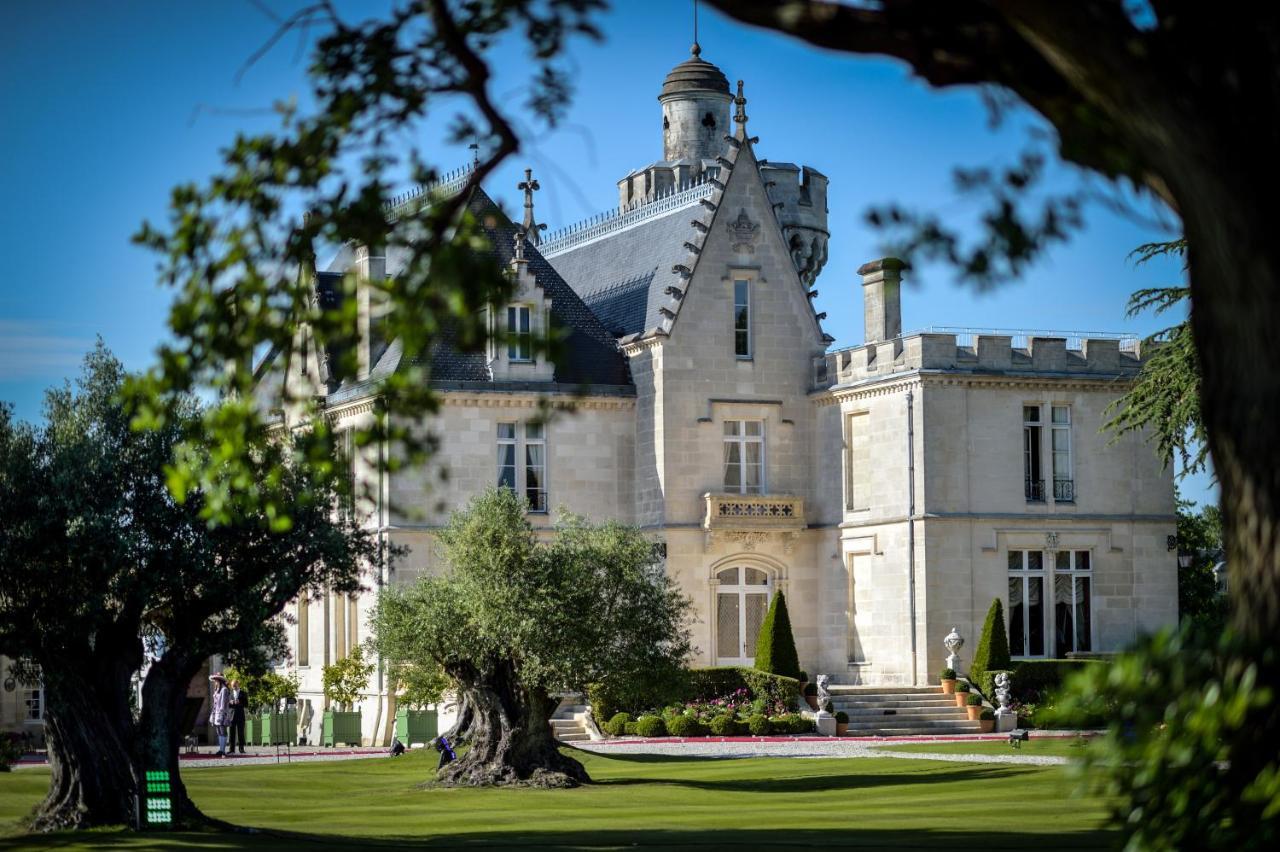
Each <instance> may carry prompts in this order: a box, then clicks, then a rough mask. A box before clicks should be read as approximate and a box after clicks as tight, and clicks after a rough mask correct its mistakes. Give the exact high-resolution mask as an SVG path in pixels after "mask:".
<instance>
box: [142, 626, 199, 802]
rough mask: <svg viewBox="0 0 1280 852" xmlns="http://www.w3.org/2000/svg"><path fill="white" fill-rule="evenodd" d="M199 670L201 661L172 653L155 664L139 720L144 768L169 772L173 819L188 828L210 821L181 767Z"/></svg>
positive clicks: (145, 683) (149, 672)
mask: <svg viewBox="0 0 1280 852" xmlns="http://www.w3.org/2000/svg"><path fill="white" fill-rule="evenodd" d="M199 669H200V661H199V660H196V661H194V662H192V661H191V660H189V659H188V658H187V656H186V655H183V654H179V653H178V652H176V651H172V650H170V651H168V652H166V653H165V655H164V656H163V657H161V658H160V659H159V660H157V661H156V662H155V663H153V664H152V665H151V668H150V669H148V670H147V677H146V679H145V680H144V681H143V684H142V716H141V718H140V719H139V721H138V738H137V755H138V760H139V762H140V764H141V768H142V769H144V770H146V769H167V770H168V771H169V778H170V783H171V784H172V788H171V789H172V796H173V817H174V820H175V821H176V822H178V823H181V824H184V825H193V824H200V823H205V822H207V821H208V818H207V817H205V815H204V814H203V813H201V811H200V809H199V808H197V807H196V806H195V803H194V802H192V801H191V798H190V797H189V796H188V795H187V787H186V784H184V783H183V781H182V775H181V767H180V764H179V761H180V755H181V750H182V715H183V710H184V709H185V703H186V696H187V685H188V684H189V683H190V682H191V678H192V677H194V676H195V674H196V672H197V671H199Z"/></svg>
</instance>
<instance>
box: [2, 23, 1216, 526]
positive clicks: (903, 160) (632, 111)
mask: <svg viewBox="0 0 1280 852" xmlns="http://www.w3.org/2000/svg"><path fill="white" fill-rule="evenodd" d="M261 5H263V6H265V7H267V8H269V9H272V10H275V11H276V12H278V13H279V14H282V15H283V14H287V13H288V12H289V11H290V10H292V9H295V8H297V7H298V6H299V5H301V0H262V3H261ZM340 5H342V7H343V8H344V10H345V11H346V12H347V13H348V14H349V15H350V16H351V17H360V16H363V15H365V14H369V13H371V12H376V10H377V8H378V7H380V6H381V5H382V4H381V3H367V2H347V3H344V4H340ZM614 7H615V8H614V10H613V11H612V12H611V13H610V14H609V15H608V16H606V17H605V18H604V19H602V21H601V23H602V28H603V30H604V33H605V36H606V40H605V42H604V43H603V44H599V45H597V44H594V43H590V42H577V43H575V45H574V47H573V49H572V50H571V52H570V55H569V61H570V63H571V65H572V68H573V70H574V77H575V80H576V85H577V91H576V94H575V99H574V102H573V105H572V107H571V109H570V111H569V114H568V117H567V119H566V121H565V122H563V124H562V125H561V126H560V127H559V128H557V129H555V130H554V131H548V130H546V129H545V128H536V127H535V128H527V129H528V130H531V131H532V132H531V133H530V135H529V140H528V142H527V144H526V146H525V148H524V150H522V151H521V153H520V154H519V155H517V156H516V157H515V158H513V159H512V160H510V161H509V162H508V163H507V164H506V166H505V167H504V169H503V170H502V172H501V173H500V174H499V175H498V177H497V179H496V180H494V181H492V182H491V184H490V186H489V189H490V191H491V194H493V195H495V196H496V197H497V198H499V199H500V200H504V201H505V202H506V203H507V206H508V209H510V210H518V207H519V194H518V193H517V191H516V189H515V184H516V183H517V182H518V181H519V180H520V179H521V177H522V174H521V172H522V170H523V168H524V167H525V166H526V165H527V166H532V168H533V169H534V172H535V176H536V177H538V179H539V181H540V182H541V185H542V187H543V190H542V192H541V193H540V194H539V198H538V213H539V218H540V219H541V220H542V221H544V222H546V223H548V224H549V226H550V227H551V228H552V229H555V228H557V227H560V226H562V225H566V224H570V223H572V222H574V221H577V220H578V219H580V218H583V217H585V216H588V215H591V214H593V213H596V212H600V211H603V210H606V209H608V208H609V207H610V206H611V205H613V204H615V203H616V198H617V191H616V189H615V186H614V184H615V181H616V180H617V179H618V178H620V177H621V176H623V175H624V174H626V173H627V172H628V171H629V170H631V169H633V168H636V167H638V166H642V165H645V164H647V163H649V162H651V161H653V160H656V159H659V158H660V156H661V153H662V144H661V114H660V111H659V106H658V102H657V94H658V90H659V87H660V86H661V83H662V78H663V76H664V75H665V74H666V72H667V71H668V70H669V69H670V68H671V66H673V65H675V64H676V63H677V62H680V61H682V60H683V59H685V58H686V57H687V56H688V49H689V43H690V41H691V33H690V11H689V9H690V6H689V2H688V0H649V2H646V3H643V4H641V3H634V2H630V0H628V2H615V3H614ZM5 11H6V26H5V27H4V28H3V29H2V30H0V151H2V152H3V157H0V232H3V233H4V234H5V235H6V237H7V238H8V241H9V243H8V244H9V246H10V255H9V258H8V262H7V263H6V274H5V276H4V278H3V283H0V399H4V400H8V401H11V402H13V403H14V404H15V405H16V407H17V412H18V415H19V416H20V417H25V418H28V419H34V418H36V417H38V416H39V413H40V398H41V393H42V390H43V388H45V387H47V386H48V385H50V384H53V383H57V382H61V381H62V380H63V379H65V378H67V377H69V376H71V375H73V374H74V373H75V371H76V369H77V365H78V362H79V359H80V357H81V355H82V354H83V352H84V351H85V350H86V349H87V348H88V347H89V346H91V345H92V342H93V339H94V336H95V335H101V336H102V337H103V338H104V339H105V340H106V342H107V344H108V345H109V346H110V347H111V348H112V349H113V350H114V351H115V352H116V353H117V354H118V355H119V356H120V357H121V358H122V359H123V360H124V361H125V363H126V365H127V366H129V367H130V368H135V369H142V368H144V367H146V366H148V365H149V364H150V362H151V358H152V353H153V351H154V348H155V345H156V343H157V342H158V341H159V340H160V339H162V337H163V335H164V333H165V331H164V318H165V312H166V309H167V305H168V302H169V293H168V292H166V291H164V290H162V289H161V288H159V287H158V286H157V284H156V275H155V260H154V258H152V257H151V256H149V255H148V254H147V253H146V252H145V251H143V250H142V249H140V248H138V247H135V246H133V245H131V243H130V241H129V238H130V235H131V234H133V233H134V232H135V231H136V229H137V227H138V225H139V224H140V223H141V222H142V221H143V220H144V219H150V220H152V221H162V220H163V217H164V213H165V209H166V205H167V200H168V194H169V190H170V189H171V188H172V187H173V186H174V185H175V184H178V183H180V182H184V181H192V180H201V179H203V178H205V177H207V176H208V175H210V174H211V173H212V172H213V171H214V170H215V169H216V168H217V165H218V152H219V150H220V149H221V148H223V147H224V146H226V145H227V144H228V143H229V142H230V141H231V140H232V139H233V138H234V136H235V134H236V133H237V132H254V131H260V130H267V129H271V128H273V127H275V126H276V119H275V117H274V116H272V115H271V114H270V112H269V109H268V108H269V107H270V105H271V104H272V102H273V101H277V100H283V99H288V98H290V97H296V98H297V99H298V100H299V101H300V102H301V103H303V104H304V105H305V104H306V102H307V96H306V91H307V87H306V79H305V70H306V64H307V60H306V50H305V47H304V48H302V49H300V47H299V42H298V39H297V38H295V37H290V38H287V39H285V40H284V41H283V42H281V43H280V44H279V45H278V46H277V47H276V48H275V49H274V50H273V51H271V52H270V53H269V54H268V55H267V56H266V57H265V58H263V59H262V60H261V61H259V62H257V63H256V64H254V65H253V66H252V67H251V68H249V69H248V71H247V72H246V73H245V74H244V76H243V78H242V79H241V80H239V82H237V80H236V74H237V71H239V70H240V69H241V67H242V66H243V65H244V63H245V61H246V59H247V58H248V57H249V56H250V55H251V54H252V53H253V52H254V51H255V50H257V49H258V48H259V47H261V46H262V45H263V43H264V42H265V41H266V40H267V39H268V37H269V36H270V35H271V33H272V32H273V30H274V28H275V24H274V23H273V22H272V20H270V18H269V17H268V16H267V15H266V14H264V13H263V11H262V10H261V9H259V8H257V7H256V6H255V5H254V4H253V3H251V2H249V0H217V2H214V0H205V2H194V0H193V2H181V3H178V2H163V0H130V2H120V3H103V2H94V0H81V2H69V3H65V2H64V3H58V4H53V3H47V2H39V1H38V0H11V2H9V3H7V4H6V10H5ZM699 40H700V42H701V44H702V47H703V58H705V59H707V60H709V61H711V62H714V63H716V64H717V65H719V66H720V67H721V68H722V69H723V70H724V72H725V74H726V75H727V76H728V77H729V79H730V80H731V81H736V80H737V79H739V78H741V79H743V80H744V81H745V88H746V96H747V98H748V105H747V112H748V113H749V115H750V117H751V121H750V129H751V132H752V134H753V135H758V136H759V137H760V142H759V145H758V146H757V150H758V152H759V154H760V156H762V157H766V158H768V159H772V160H781V161H790V162H795V163H800V164H805V165H811V166H813V167H815V168H817V169H818V170H819V171H821V172H823V173H824V174H826V175H827V176H828V177H829V178H830V195H829V198H828V204H829V207H830V227H831V231H832V237H831V249H830V258H829V260H828V262H827V266H826V268H825V270H824V272H823V273H822V276H821V278H820V279H819V282H818V285H817V286H818V289H819V291H820V295H819V296H818V298H817V300H816V304H817V307H818V310H820V311H826V312H827V314H828V319H827V320H826V323H825V326H826V329H827V331H828V332H829V333H831V334H832V335H834V336H835V337H836V338H837V343H836V345H837V346H847V345H850V344H854V343H858V342H859V341H860V340H861V311H862V306H861V297H860V294H859V293H858V292H857V290H858V288H857V277H856V275H855V272H854V270H856V269H857V267H858V266H859V265H860V264H861V263H863V262H864V261H866V260H870V259H873V258H876V257H879V256H881V254H882V253H883V236H882V235H881V234H879V233H878V232H877V231H875V230H874V229H872V228H871V227H870V226H869V225H867V224H866V221H865V218H864V213H865V211H866V210H867V208H868V207H870V206H872V205H882V204H885V203H888V202H898V203H900V204H902V205H904V206H907V207H912V208H916V209H922V210H935V211H939V212H941V213H942V214H943V215H944V216H945V217H946V218H947V219H948V220H949V221H956V222H959V223H962V224H963V223H967V222H968V221H970V220H971V217H972V215H973V213H974V211H975V210H976V209H977V208H976V207H975V204H974V203H973V202H972V201H969V200H966V199H964V198H963V197H961V196H959V195H958V194H957V193H956V191H955V190H954V188H953V185H952V180H951V175H952V169H953V168H954V167H955V166H957V165H963V166H977V165H990V166H998V165H1000V164H1003V163H1008V162H1010V161H1011V160H1012V159H1013V157H1014V156H1015V155H1016V153H1017V152H1018V151H1020V150H1021V149H1022V148H1023V147H1024V146H1025V145H1026V144H1027V143H1028V141H1029V140H1030V139H1031V138H1032V136H1033V135H1035V134H1038V133H1043V132H1044V127H1043V126H1042V125H1041V124H1040V123H1039V122H1038V121H1037V120H1036V119H1035V118H1034V117H1033V116H1031V115H1029V114H1027V113H1023V112H1019V113H1015V114H1014V115H1012V116H1010V118H1009V119H1008V120H1006V121H1005V122H1004V124H1002V125H1001V126H1000V127H999V128H998V129H995V130H993V129H991V128H990V127H989V126H988V121H987V113H986V111H985V109H984V107H983V106H982V102H981V99H980V98H979V96H978V94H977V92H975V91H948V92H938V91H934V90H931V89H929V88H928V87H927V86H925V85H924V84H923V83H920V82H918V81H915V80H913V79H911V77H910V75H909V74H908V73H907V71H906V69H905V68H904V67H903V66H902V65H901V64H899V63H895V62H890V61H887V60H874V59H865V58H854V57H847V56H841V55H836V54H832V53H825V52H821V51H817V50H814V49H811V48H809V47H806V46H803V45H800V44H798V43H794V42H791V41H788V40H786V39H784V38H781V37H778V36H775V35H771V34H766V33H761V32H756V31H753V30H749V29H747V28H744V27H742V26H739V25H737V24H734V23H731V22H729V21H726V20H724V19H722V18H719V17H718V16H716V15H715V14H714V13H711V12H708V11H705V10H704V11H703V13H702V15H701V21H700V36H699ZM493 59H494V66H495V69H496V73H497V83H496V86H495V90H496V91H498V92H499V93H500V94H501V95H502V96H503V97H504V98H506V99H507V101H508V102H509V104H510V108H511V111H512V112H515V111H517V110H518V104H519V98H518V95H517V94H516V93H517V92H518V89H519V86H520V84H521V80H522V75H523V74H524V73H526V70H527V64H526V62H525V61H524V57H523V56H522V55H521V54H520V52H519V51H518V50H515V49H513V48H512V47H511V46H510V45H508V46H506V47H502V48H500V49H499V50H498V51H497V52H496V53H495V55H494V57H493ZM440 138H441V134H440V132H439V130H438V127H428V128H425V129H423V131H422V136H421V138H420V140H419V141H420V143H421V144H422V145H423V146H424V147H425V148H426V150H427V151H428V153H429V154H430V155H431V157H432V161H433V162H435V163H437V164H439V165H441V166H442V167H445V168H448V167H453V166H458V165H462V164H464V163H465V162H466V161H467V158H468V157H467V151H466V150H465V149H462V150H455V149H448V148H445V147H444V146H443V145H441V144H440V143H439V142H438V140H439V139H440ZM1076 179H1077V178H1076V177H1075V175H1074V174H1073V173H1072V172H1071V171H1070V170H1069V169H1065V168H1058V169H1056V170H1055V174H1054V178H1053V180H1054V184H1055V185H1058V186H1067V185H1070V184H1071V183H1072V182H1073V181H1075V180H1076ZM1124 200H1125V201H1127V202H1130V203H1131V204H1132V206H1133V207H1134V208H1135V209H1136V211H1137V212H1138V213H1139V214H1140V215H1137V216H1135V215H1120V214H1117V213H1115V212H1112V211H1111V210H1109V209H1107V208H1106V207H1104V206H1102V205H1097V204H1095V205H1093V206H1092V207H1090V208H1089V210H1088V227H1087V228H1086V230H1085V231H1084V232H1083V233H1081V234H1080V235H1078V236H1077V237H1076V238H1075V239H1074V240H1072V241H1071V242H1070V243H1069V244H1068V245H1065V246H1061V247H1058V248H1056V249H1054V250H1053V251H1052V252H1051V253H1050V255H1049V256H1048V257H1047V258H1046V259H1045V260H1044V261H1042V262H1040V263H1039V264H1037V265H1036V266H1035V267H1033V268H1032V269H1031V270H1030V271H1029V272H1028V273H1027V274H1026V275H1025V276H1024V278H1023V280H1020V281H1016V282H1010V283H1008V284H1005V285H1004V286H1002V287H999V288H998V289H996V290H994V291H992V292H987V293H978V292H975V291H974V290H973V289H972V288H969V287H964V286H958V285H956V284H955V283H954V282H953V280H952V277H951V275H950V273H949V272H948V271H947V270H946V269H944V268H940V267H931V266H925V267H923V268H919V269H916V270H914V271H913V272H912V274H911V275H910V277H909V279H908V280H909V283H910V284H911V287H910V288H908V289H907V290H906V291H905V292H904V297H903V325H904V327H905V328H908V329H918V328H924V327H927V326H931V325H947V326H982V327H1000V328H1035V329H1063V330H1088V331H1127V332H1133V333H1137V334H1145V333H1149V332H1150V331H1152V330H1154V329H1155V328H1157V327H1159V325H1160V324H1161V323H1160V322H1159V320H1156V319H1153V318H1140V319H1137V320H1127V319H1126V318H1125V317H1124V304H1125V299H1126V297H1127V295H1128V294H1129V293H1130V292H1131V291H1133V290H1135V289H1138V288H1139V287H1145V286H1154V285H1159V284H1172V283H1176V282H1177V281H1178V280H1180V279H1181V277H1182V274H1181V271H1180V269H1179V267H1178V265H1177V264H1176V263H1153V264H1149V265H1147V266H1144V267H1140V268H1135V267H1134V266H1133V264H1132V263H1130V262H1129V261H1128V260H1127V259H1126V256H1127V255H1128V253H1129V251H1130V250H1131V249H1132V248H1133V247H1134V246H1136V245H1138V244H1139V243H1142V242H1147V241H1150V240H1154V239H1167V238H1168V236H1169V233H1168V232H1167V231H1164V230H1161V229H1159V228H1157V227H1154V225H1153V221H1152V220H1157V219H1159V218H1161V216H1160V213H1159V211H1157V210H1154V209H1153V208H1151V207H1150V206H1149V205H1147V204H1145V203H1144V202H1143V201H1142V200H1141V199H1137V200H1135V199H1132V198H1126V199H1124ZM1163 218H1164V220H1165V221H1171V220H1170V218H1169V217H1168V216H1164V217H1163ZM1182 490H1183V492H1184V493H1185V494H1186V496H1189V497H1191V498H1193V499H1197V500H1204V499H1208V498H1209V495H1210V494H1211V487H1210V484H1209V480H1208V478H1207V477H1203V476H1202V477H1197V478H1194V479H1192V480H1188V481H1184V482H1183V484H1182Z"/></svg>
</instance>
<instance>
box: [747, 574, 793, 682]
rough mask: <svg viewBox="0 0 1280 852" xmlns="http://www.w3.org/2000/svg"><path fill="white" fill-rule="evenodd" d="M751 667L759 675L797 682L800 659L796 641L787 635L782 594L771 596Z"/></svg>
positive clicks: (787, 616)
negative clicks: (767, 674)
mask: <svg viewBox="0 0 1280 852" xmlns="http://www.w3.org/2000/svg"><path fill="white" fill-rule="evenodd" d="M755 667H756V668H757V669H758V670H759V671H762V672H768V673H769V674H775V675H782V676H783V677H788V678H795V679H796V680H797V681H798V680H800V657H799V656H798V655H797V654H796V640H795V637H794V636H793V635H792V634H791V616H789V615H788V614H787V598H786V595H784V594H783V593H782V592H778V593H777V594H776V595H774V596H773V602H772V603H770V604H769V612H768V614H766V615H765V617H764V623H763V624H761V625H760V635H759V638H758V639H756V660H755Z"/></svg>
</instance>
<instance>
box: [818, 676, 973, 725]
mask: <svg viewBox="0 0 1280 852" xmlns="http://www.w3.org/2000/svg"><path fill="white" fill-rule="evenodd" d="M828 691H829V692H830V693H831V703H832V705H833V706H834V707H835V709H836V710H837V711H844V712H845V713H847V714H848V716H849V730H848V734H849V735H850V736H862V737H868V736H878V737H890V736H892V737H904V736H938V735H940V734H942V735H945V734H970V733H974V734H976V733H978V732H979V731H980V730H981V729H982V726H981V725H980V724H979V723H978V722H976V721H973V722H971V721H969V714H968V713H967V712H966V710H965V708H964V707H957V706H956V701H955V697H954V696H952V695H945V694H944V693H943V692H942V689H941V687H937V686H902V687H893V686H885V687H880V686H876V687H866V686H832V687H829V688H828Z"/></svg>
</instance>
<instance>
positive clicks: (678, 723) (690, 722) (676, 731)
mask: <svg viewBox="0 0 1280 852" xmlns="http://www.w3.org/2000/svg"><path fill="white" fill-rule="evenodd" d="M667 730H668V731H670V732H671V736H673V737H705V736H706V735H707V732H706V729H705V728H703V727H702V725H701V724H700V723H699V722H698V720H697V719H695V718H693V717H692V716H685V715H681V716H677V717H675V718H674V719H672V720H671V723H670V724H669V725H667Z"/></svg>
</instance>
